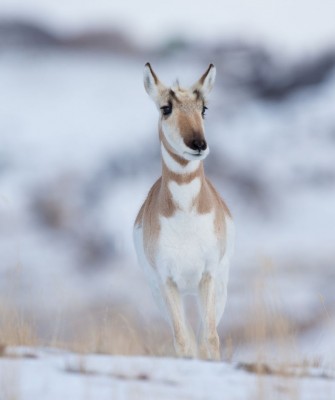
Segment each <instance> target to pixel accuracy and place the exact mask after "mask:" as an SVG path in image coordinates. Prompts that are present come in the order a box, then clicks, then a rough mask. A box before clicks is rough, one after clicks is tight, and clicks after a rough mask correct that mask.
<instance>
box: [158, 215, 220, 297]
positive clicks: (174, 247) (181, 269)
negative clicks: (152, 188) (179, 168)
mask: <svg viewBox="0 0 335 400" xmlns="http://www.w3.org/2000/svg"><path fill="white" fill-rule="evenodd" d="M160 224H161V234H160V239H159V245H158V249H159V250H158V252H157V265H159V274H160V275H161V277H162V279H163V280H164V279H166V278H167V277H168V276H171V277H173V280H174V281H175V282H176V284H177V286H178V288H179V289H180V290H181V291H183V292H195V291H196V290H197V288H198V285H199V282H200V280H201V277H202V274H203V273H204V272H205V271H206V268H209V267H210V266H211V265H213V264H216V265H217V264H218V261H219V254H220V252H219V248H218V245H217V244H218V241H217V237H216V235H215V232H214V212H211V213H208V214H203V215H198V214H197V213H196V212H195V211H193V212H191V213H185V212H183V211H178V212H176V214H175V215H174V216H173V217H171V218H165V217H160Z"/></svg>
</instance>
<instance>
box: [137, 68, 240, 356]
mask: <svg viewBox="0 0 335 400" xmlns="http://www.w3.org/2000/svg"><path fill="white" fill-rule="evenodd" d="M214 80H215V67H214V65H212V64H210V65H209V67H208V69H207V70H206V72H205V73H204V74H203V75H202V76H201V78H200V79H199V81H197V82H196V83H195V84H194V85H193V86H192V87H191V88H189V89H184V88H181V87H180V86H179V84H176V85H175V86H173V87H166V86H165V85H164V84H163V83H162V82H161V81H160V80H159V79H158V77H157V75H156V73H155V72H154V71H153V69H152V67H151V65H150V64H149V63H147V64H146V65H145V69H144V86H145V89H146V91H147V93H148V94H149V96H150V97H151V99H152V100H153V101H154V103H155V104H156V106H157V108H158V111H159V138H160V144H161V152H162V176H161V177H160V178H159V179H158V180H157V182H156V183H155V184H154V185H153V186H152V188H151V190H150V191H149V194H148V196H147V199H146V200H145V202H144V204H143V205H142V207H141V209H140V211H139V213H138V216H137V218H136V221H135V226H134V241H135V247H136V251H137V255H138V259H139V263H140V264H141V265H142V267H143V268H144V271H145V272H146V274H147V277H148V279H149V282H150V285H151V289H152V292H153V296H154V298H155V300H156V302H157V304H158V305H159V306H160V307H161V310H162V312H164V315H165V316H166V317H167V319H168V321H169V322H170V325H171V327H172V330H173V335H174V344H175V349H176V352H177V355H178V356H181V357H197V356H200V357H203V358H208V359H215V360H219V359H220V342H219V336H218V334H217V325H218V323H219V321H220V319H221V317H222V314H223V311H224V307H225V303H226V298H227V283H228V271H229V262H230V259H231V256H232V252H233V242H234V226H233V222H232V219H231V215H230V212H229V210H228V208H227V206H226V205H225V203H224V202H223V200H222V199H221V197H220V196H219V194H218V193H217V191H216V190H215V189H214V187H213V185H212V184H211V183H210V181H209V180H208V179H207V178H206V177H205V173H204V167H203V160H204V159H205V158H206V157H207V155H208V154H209V148H208V145H207V142H206V139H205V132H204V122H203V119H204V116H205V112H206V109H207V107H206V104H207V99H208V95H209V93H210V91H211V89H212V87H213V84H214ZM184 294H195V295H196V296H197V300H198V304H199V309H200V316H201V325H200V330H199V338H198V342H199V347H198V345H197V340H196V339H195V335H194V333H193V331H192V329H191V327H190V324H189V322H188V321H187V319H186V316H185V312H184V304H183V295H184Z"/></svg>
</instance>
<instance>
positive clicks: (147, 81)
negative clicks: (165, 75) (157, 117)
mask: <svg viewBox="0 0 335 400" xmlns="http://www.w3.org/2000/svg"><path fill="white" fill-rule="evenodd" d="M143 79H144V87H145V90H146V92H147V93H148V95H149V96H150V97H151V99H152V100H153V101H154V102H155V103H157V102H158V98H159V96H160V95H161V93H162V91H163V90H164V89H165V86H164V85H163V84H162V83H161V82H160V80H159V79H158V77H157V75H156V74H155V72H154V70H153V69H152V67H151V65H150V63H146V64H145V66H144V74H143Z"/></svg>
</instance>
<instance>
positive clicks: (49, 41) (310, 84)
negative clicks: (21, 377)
mask: <svg viewBox="0 0 335 400" xmlns="http://www.w3.org/2000/svg"><path fill="white" fill-rule="evenodd" d="M334 15H335V3H334V2H333V1H331V0H329V1H327V0H324V1H322V2H319V1H315V0H309V1H307V2H306V1H302V0H296V1H294V2H290V1H288V0H287V1H286V0H285V1H284V0H283V1H280V2H279V1H269V0H254V1H253V2H246V1H236V0H235V1H229V0H221V1H219V0H208V1H206V2H205V3H194V2H193V1H191V0H185V1H182V2H180V1H176V0H170V1H169V2H168V3H159V2H156V1H153V0H144V1H141V2H135V1H123V2H110V1H107V0H96V1H94V2H89V1H84V2H83V1H79V0H71V1H57V2H56V1H52V0H44V1H43V2H42V1H39V0H2V1H1V3H0V301H1V303H0V339H1V340H2V341H4V342H15V344H17V343H18V342H19V344H20V343H21V344H31V342H32V341H35V342H37V343H44V344H48V345H49V344H64V345H66V344H69V343H70V344H72V345H78V347H80V346H81V349H82V350H83V351H85V350H87V351H105V352H118V353H124V354H127V353H129V354H130V353H132V354H133V353H134V354H147V353H154V354H170V352H171V340H170V338H169V330H168V326H167V325H166V324H165V322H164V321H163V319H162V318H161V316H160V315H159V311H158V309H156V307H155V305H154V304H153V301H152V299H151V294H150V292H149V288H148V286H147V284H146V282H145V279H144V276H143V273H142V271H141V270H140V268H139V266H138V265H137V262H136V258H135V252H134V249H133V244H132V224H133V221H134V219H135V217H136V213H137V211H138V208H139V207H140V205H141V203H142V202H143V200H144V198H145V196H146V194H147V192H148V190H149V188H150V186H151V185H152V183H153V182H154V180H155V179H157V177H158V176H159V175H160V153H159V144H158V136H157V121H158V115H157V111H156V109H155V106H154V105H153V104H152V103H151V102H150V100H149V98H148V97H147V95H146V93H145V91H144V88H143V82H142V71H143V66H144V64H145V63H146V62H147V61H150V62H151V63H152V65H153V67H154V69H155V71H156V72H157V74H158V75H159V77H160V79H161V80H162V81H163V82H164V83H166V84H171V83H172V82H173V81H174V79H175V78H177V77H178V78H179V79H180V82H181V84H182V85H186V86H187V85H190V84H192V83H193V82H194V81H195V80H197V79H198V78H199V77H200V76H201V74H202V73H203V72H204V71H205V70H206V68H207V66H208V64H209V63H210V62H213V63H214V64H215V65H216V67H217V79H216V86H215V89H214V91H213V94H212V97H211V99H210V100H211V101H210V104H209V110H208V113H207V118H206V131H207V140H208V142H209V145H210V147H211V154H210V157H208V159H207V160H206V162H205V164H206V170H207V175H208V176H209V177H210V178H211V180H212V181H213V182H214V183H215V185H216V186H217V187H218V189H219V191H220V193H221V194H222V196H223V197H224V198H225V199H226V202H227V203H228V205H229V207H230V209H231V212H232V214H233V217H234V219H235V223H236V228H237V238H236V253H235V258H234V261H233V264H232V268H231V274H230V284H229V296H228V303H227V308H226V312H225V314H224V317H223V321H222V322H221V324H220V328H219V330H220V336H221V339H222V341H223V343H224V346H223V352H224V353H223V356H224V357H225V358H226V359H233V360H236V361H238V360H246V359H248V358H251V359H252V358H254V357H255V354H258V355H259V354H260V353H262V355H267V356H269V357H276V356H278V355H280V354H283V348H285V350H286V354H287V353H289V354H290V355H292V354H295V355H297V356H298V357H300V358H302V359H306V360H322V361H323V362H328V360H333V359H334V357H335V340H334V337H335V320H334V314H335V292H334V290H335V289H334V283H335V243H334V239H335V206H334V205H335V24H334ZM189 312H190V313H191V314H192V315H193V312H194V311H193V310H190V311H189ZM1 340H0V341H1ZM283 342H285V344H284V345H283ZM292 349H293V350H294V351H293V350H292Z"/></svg>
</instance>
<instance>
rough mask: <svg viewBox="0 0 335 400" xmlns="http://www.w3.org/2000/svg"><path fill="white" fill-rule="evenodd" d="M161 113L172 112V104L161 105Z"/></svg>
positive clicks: (168, 113)
mask: <svg viewBox="0 0 335 400" xmlns="http://www.w3.org/2000/svg"><path fill="white" fill-rule="evenodd" d="M161 110H162V113H163V115H170V114H171V113H172V104H171V103H169V104H168V105H167V106H163V107H161Z"/></svg>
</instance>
